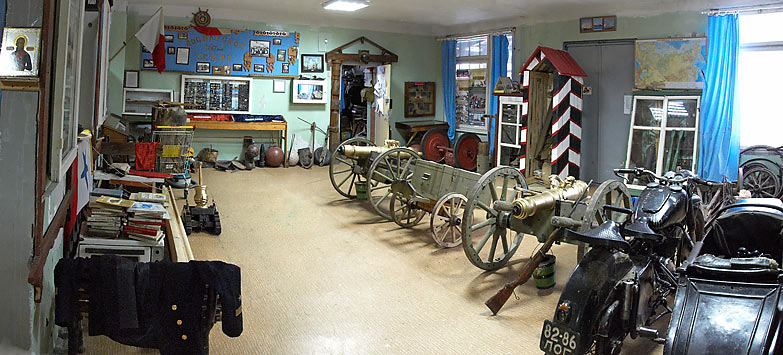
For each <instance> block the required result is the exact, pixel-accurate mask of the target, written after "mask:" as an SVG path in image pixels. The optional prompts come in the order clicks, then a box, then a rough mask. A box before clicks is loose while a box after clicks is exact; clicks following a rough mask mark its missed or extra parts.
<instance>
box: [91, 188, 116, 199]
mask: <svg viewBox="0 0 783 355" xmlns="http://www.w3.org/2000/svg"><path fill="white" fill-rule="evenodd" d="M90 195H91V196H95V197H101V196H111V197H117V198H122V190H117V189H104V188H101V187H98V188H95V189H93V190H92V191H90Z"/></svg>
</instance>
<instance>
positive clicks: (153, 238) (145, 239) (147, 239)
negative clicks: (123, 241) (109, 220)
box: [128, 231, 164, 244]
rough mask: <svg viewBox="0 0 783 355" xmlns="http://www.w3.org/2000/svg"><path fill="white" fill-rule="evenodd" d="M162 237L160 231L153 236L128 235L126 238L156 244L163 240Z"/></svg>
mask: <svg viewBox="0 0 783 355" xmlns="http://www.w3.org/2000/svg"><path fill="white" fill-rule="evenodd" d="M163 235H164V234H163V231H160V232H158V233H157V234H155V235H144V234H136V233H128V238H130V239H134V240H140V241H143V242H152V243H155V244H157V243H158V242H160V240H161V239H163Z"/></svg>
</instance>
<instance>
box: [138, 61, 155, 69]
mask: <svg viewBox="0 0 783 355" xmlns="http://www.w3.org/2000/svg"><path fill="white" fill-rule="evenodd" d="M141 67H142V68H145V69H148V68H155V62H153V61H152V59H144V62H143V63H141Z"/></svg>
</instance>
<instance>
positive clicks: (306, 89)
mask: <svg viewBox="0 0 783 355" xmlns="http://www.w3.org/2000/svg"><path fill="white" fill-rule="evenodd" d="M325 87H326V81H324V80H293V87H292V90H293V95H292V98H291V102H293V103H295V104H325V103H326V100H327V97H326V95H324V92H325V89H324V88H325Z"/></svg>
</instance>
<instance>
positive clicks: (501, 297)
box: [484, 228, 562, 315]
mask: <svg viewBox="0 0 783 355" xmlns="http://www.w3.org/2000/svg"><path fill="white" fill-rule="evenodd" d="M560 230H562V228H556V229H555V230H554V231H552V233H551V234H549V236H547V238H546V241H545V242H544V245H542V246H541V248H540V249H538V251H536V253H535V254H533V257H532V258H530V260H529V261H528V262H527V264H526V265H525V268H524V269H522V273H520V274H519V277H517V279H516V280H515V281H512V282H509V283H507V284H506V285H505V286H504V287H503V288H502V289H500V291H498V292H497V293H496V294H495V295H494V296H492V297H491V298H490V299H488V300H487V301H486V302H484V304H485V305H486V306H487V307H488V308H489V310H490V311H492V315H497V314H498V312H499V311H500V309H501V308H503V305H504V304H506V301H508V298H509V297H511V294H512V293H513V292H514V289H515V288H517V286H519V285H522V284H524V283H525V282H527V280H530V276H533V271H534V270H535V269H536V268H537V267H538V264H540V263H541V262H542V261H543V260H544V257H546V253H547V252H549V249H551V248H552V245H553V244H554V243H555V242H556V241H557V239H558V234H559V232H560Z"/></svg>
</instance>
